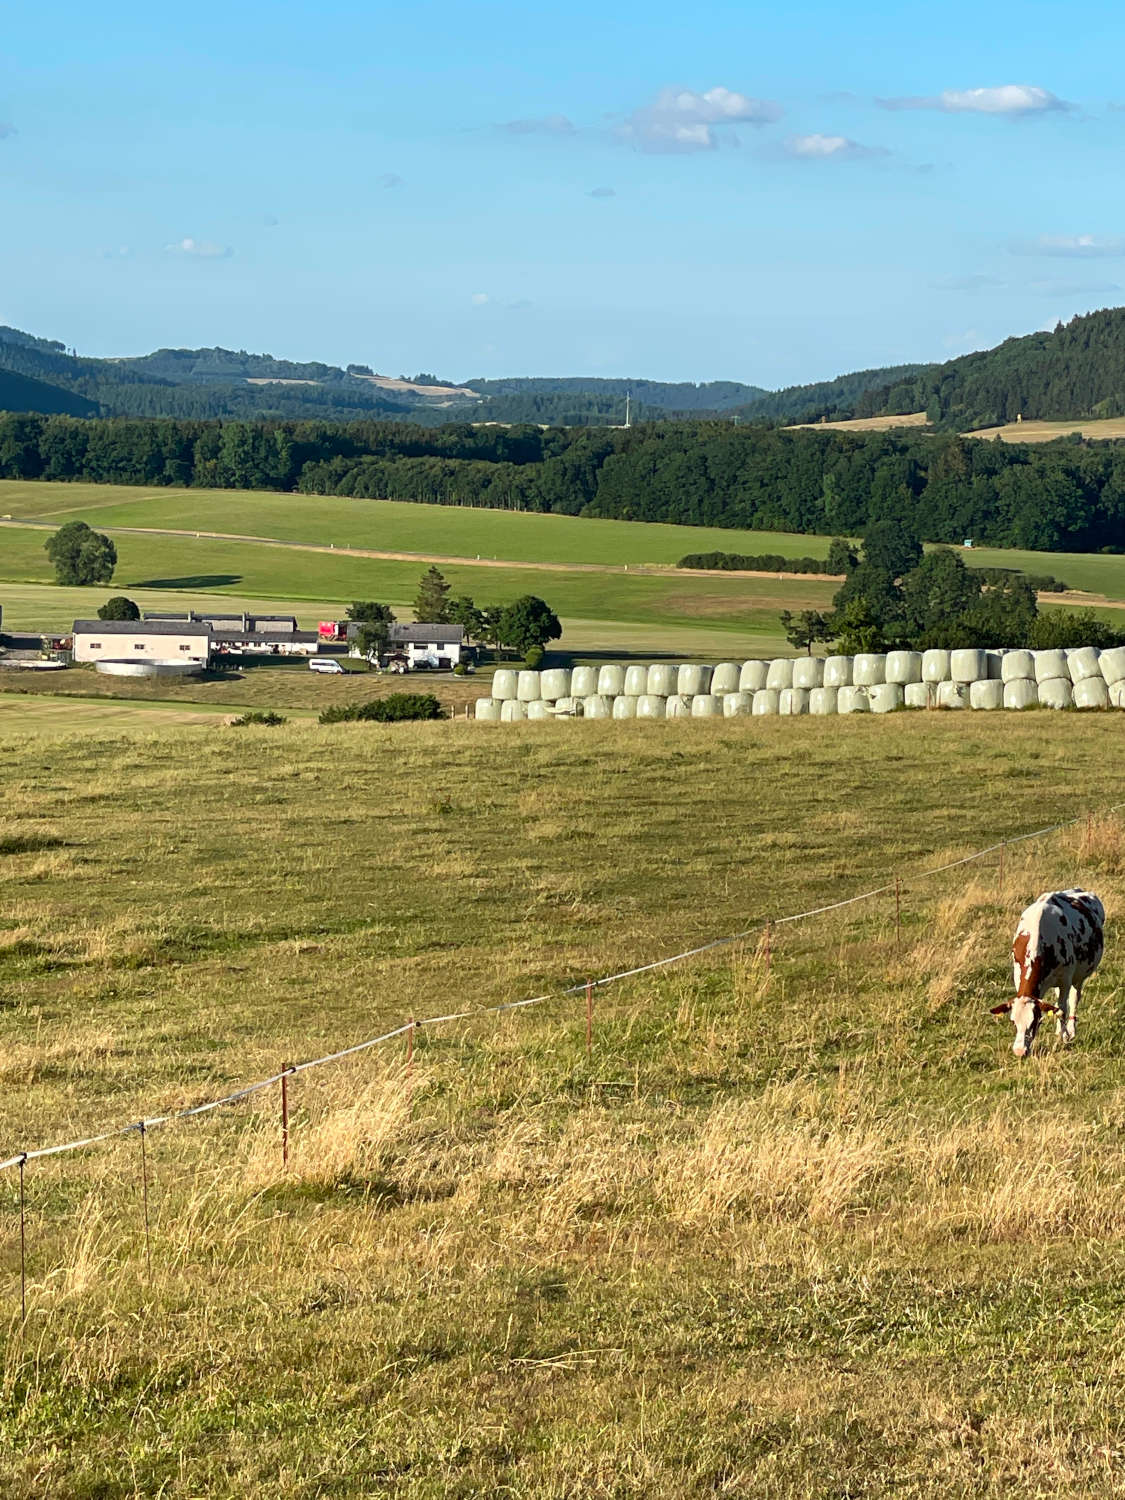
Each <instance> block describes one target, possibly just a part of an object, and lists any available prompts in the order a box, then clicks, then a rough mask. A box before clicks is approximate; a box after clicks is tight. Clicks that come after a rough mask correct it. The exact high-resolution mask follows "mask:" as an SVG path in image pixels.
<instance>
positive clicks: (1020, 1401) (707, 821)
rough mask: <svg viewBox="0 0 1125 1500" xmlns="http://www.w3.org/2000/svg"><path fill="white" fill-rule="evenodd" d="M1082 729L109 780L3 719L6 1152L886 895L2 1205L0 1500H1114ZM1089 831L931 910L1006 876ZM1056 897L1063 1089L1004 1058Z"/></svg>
mask: <svg viewBox="0 0 1125 1500" xmlns="http://www.w3.org/2000/svg"><path fill="white" fill-rule="evenodd" d="M1117 729H1118V726H1117V723H1116V720H1115V719H1113V718H1111V717H1108V716H1084V717H1080V718H1079V717H1075V716H1071V715H1059V716H1056V715H1048V714H1030V715H1006V714H996V715H987V716H982V719H981V720H977V719H974V720H973V721H972V722H971V723H969V724H966V723H965V722H964V721H963V719H961V718H959V716H956V715H926V716H920V715H919V716H909V717H906V716H895V717H893V718H892V719H883V720H866V719H856V720H845V721H836V722H832V723H818V722H817V721H815V720H807V719H805V720H799V721H794V722H791V723H785V724H782V723H780V722H777V721H768V720H755V721H748V720H737V721H734V720H732V721H721V722H718V723H709V722H701V721H697V722H690V723H686V724H684V723H673V724H668V725H663V724H653V725H643V726H637V725H631V724H627V723H626V724H621V723H614V724H597V723H590V724H580V725H568V726H559V725H550V724H546V725H511V726H506V727H505V730H504V731H503V732H502V733H496V732H494V731H491V730H490V729H489V728H487V727H486V726H478V725H473V724H454V725H449V724H444V725H443V724H435V725H410V726H399V727H382V726H376V725H354V726H341V727H338V728H334V729H321V728H317V727H315V726H310V725H301V726H286V727H285V728H283V729H281V730H276V731H268V730H262V731H253V730H243V731H237V730H230V729H225V728H208V727H204V726H190V725H189V726H184V727H176V728H172V729H170V730H169V731H165V732H163V733H161V734H160V735H159V737H157V736H156V735H152V734H146V733H138V732H136V731H133V730H129V729H127V728H122V729H121V730H120V731H119V732H115V733H107V734H105V735H103V736H101V737H99V738H97V739H93V740H92V739H90V738H87V737H84V736H80V735H77V734H69V733H65V732H62V731H60V730H59V729H57V728H52V726H50V725H49V724H46V723H41V724H40V725H39V726H38V727H37V729H36V730H35V732H30V733H29V732H24V731H22V730H21V729H20V728H19V727H17V725H16V724H15V723H14V722H13V721H12V720H11V719H6V718H0V756H2V757H3V763H2V774H3V777H4V786H5V797H4V803H3V808H2V809H0V872H2V878H3V882H4V895H5V902H4V907H3V914H2V917H0V981H2V985H3V1004H2V1006H0V1038H2V1039H3V1049H2V1051H0V1059H2V1060H0V1071H2V1075H3V1082H4V1088H3V1090H2V1091H0V1157H3V1156H6V1155H7V1154H8V1153H9V1152H10V1151H15V1150H19V1149H21V1148H26V1147H29V1146H35V1145H39V1144H45V1143H47V1142H50V1141H52V1140H56V1139H64V1138H70V1137H73V1136H75V1135H79V1134H84V1133H86V1131H87V1130H88V1129H93V1128H98V1127H102V1126H105V1125H112V1124H121V1123H126V1122H128V1121H130V1120H135V1119H138V1118H140V1117H141V1116H142V1115H145V1114H153V1113H163V1112H165V1111H166V1110H168V1109H174V1108H180V1107H184V1106H187V1105H191V1104H194V1103H196V1102H202V1101H204V1100H206V1099H208V1098H212V1097H215V1096H216V1095H218V1094H220V1093H224V1092H226V1091H228V1090H230V1089H233V1088H236V1087H237V1086H239V1085H240V1084H241V1083H244V1082H247V1081H249V1080H251V1079H253V1078H255V1077H260V1076H264V1075H266V1074H269V1073H272V1072H274V1071H275V1070H276V1069H277V1068H278V1067H279V1066H281V1065H283V1064H285V1063H286V1062H289V1061H293V1060H295V1059H300V1058H304V1057H309V1056H316V1055H319V1054H321V1053H323V1052H326V1051H329V1050H331V1049H332V1048H334V1047H336V1046H340V1045H344V1044H347V1043H349V1042H354V1041H358V1040H360V1039H362V1038H364V1037H367V1036H371V1035H374V1034H377V1033H378V1032H380V1031H381V1030H383V1029H385V1028H386V1027H388V1026H389V1025H394V1024H396V1023H398V1022H399V1021H401V1020H402V1019H404V1018H405V1017H406V1016H407V1015H411V1014H413V1015H415V1016H425V1015H431V1014H441V1013H444V1012H446V1011H450V1010H455V1011H461V1010H465V1009H472V1008H476V1007H480V1006H487V1005H494V1004H496V1003H499V1002H502V1001H508V1000H513V999H516V998H521V997H523V996H526V995H531V994H542V993H545V992H554V991H555V990H557V989H558V988H559V987H561V986H563V985H565V984H568V983H572V982H575V981H579V980H581V979H583V978H584V977H586V976H587V975H589V974H602V973H608V972H615V971H616V970H618V969H621V968H625V967H628V966H630V965H632V964H633V963H636V962H644V961H645V960H647V959H651V958H655V957H658V956H661V955H663V954H667V953H673V952H677V951H680V950H681V949H683V948H684V947H687V946H690V945H692V944H694V943H696V942H700V941H703V940H705V939H707V938H709V937H713V936H718V935H720V934H722V933H727V932H732V931H737V930H739V929H742V928H746V927H753V926H756V925H757V924H758V923H759V922H760V921H761V920H762V919H763V918H765V917H766V916H769V915H773V916H775V917H776V916H781V915H783V914H785V913H787V912H790V911H795V910H801V909H805V908H807V907H811V906H815V905H820V904H822V903H824V902H829V901H833V900H838V899H840V898H842V897H844V896H847V895H850V894H852V893H854V892H857V891H859V890H863V889H867V888H870V887H871V886H875V885H881V884H883V883H884V881H885V880H886V879H887V877H888V876H890V877H891V878H892V879H893V876H894V875H895V874H896V873H897V874H900V875H901V876H902V877H903V878H904V887H903V906H902V930H901V934H899V935H898V936H897V938H896V930H895V915H894V902H893V896H890V897H887V896H884V897H883V898H882V899H880V900H877V901H873V902H870V903H864V904H862V905H859V906H856V907H853V908H847V909H845V910H844V911H843V912H839V913H835V914H832V915H828V916H825V917H822V918H819V919H816V920H815V921H812V922H808V923H805V924H801V925H795V926H791V927H779V928H775V930H774V937H773V943H772V948H771V955H770V964H769V967H768V969H767V967H766V964H765V959H764V954H763V952H762V950H761V948H760V946H759V945H758V944H757V942H756V940H753V939H752V940H748V941H747V942H745V943H743V944H741V945H736V946H734V947H733V948H729V949H722V950H718V951H716V952H714V953H712V954H710V955H707V956H704V957H703V958H701V959H698V960H695V961H693V962H692V963H690V964H687V965H684V966H682V967H678V968H673V969H670V970H667V971H657V972H656V973H653V974H648V975H642V976H638V977H636V978H634V979H631V980H628V981H625V982H623V983H621V984H620V985H617V986H615V987H613V988H611V989H607V990H604V991H598V992H597V994H596V998H595V1018H594V1028H593V1046H592V1052H591V1055H590V1057H589V1058H587V1056H586V1052H585V1045H584V1022H583V1010H582V1004H583V1002H582V1000H581V997H572V998H571V999H569V1000H558V999H556V1000H552V1001H550V1002H548V1003H546V1004H544V1005H542V1006H540V1007H539V1008H538V1009H531V1010H523V1011H515V1012H511V1013H508V1014H507V1015H505V1016H503V1017H500V1018H497V1017H482V1018H480V1019H470V1020H462V1021H458V1022H454V1023H452V1024H450V1025H449V1026H445V1027H437V1028H433V1029H432V1030H431V1029H427V1030H423V1031H421V1032H420V1033H419V1037H418V1045H417V1048H416V1052H415V1057H414V1065H413V1071H412V1074H411V1076H410V1078H409V1080H408V1079H407V1078H406V1076H405V1074H404V1068H403V1051H402V1046H401V1040H399V1041H396V1042H394V1043H393V1044H390V1045H388V1046H387V1047H386V1048H384V1049H376V1050H374V1051H372V1052H369V1053H365V1054H360V1055H359V1056H357V1057H355V1058H352V1059H350V1060H346V1061H344V1062H341V1063H338V1064H336V1065H334V1066H332V1067H331V1068H325V1069H323V1070H318V1071H313V1072H310V1073H307V1074H304V1075H302V1076H301V1078H300V1079H299V1080H295V1081H294V1083H293V1085H292V1088H291V1095H290V1097H291V1103H292V1110H293V1113H292V1130H291V1142H290V1144H291V1160H290V1164H289V1168H288V1170H286V1171H283V1169H282V1165H281V1159H280V1149H279V1141H278V1119H277V1107H278V1105H277V1098H276V1091H275V1090H273V1089H271V1090H269V1091H267V1092H266V1093H264V1094H262V1095H257V1096H255V1097H254V1098H252V1099H250V1100H247V1101H244V1102H243V1103H242V1104H241V1105H238V1106H236V1107H234V1108H232V1109H231V1110H229V1111H227V1112H223V1113H218V1114H214V1115H210V1116H204V1117H201V1118H200V1119H199V1120H197V1121H195V1122H193V1123H186V1124H183V1125H181V1126H179V1127H176V1128H174V1129H172V1128H169V1129H165V1130H157V1129H153V1130H150V1132H149V1133H148V1136H147V1152H148V1155H147V1163H148V1170H149V1174H150V1180H149V1199H150V1213H151V1225H152V1235H151V1252H152V1264H151V1275H150V1274H149V1273H148V1271H147V1270H146V1260H145V1250H144V1238H143V1229H142V1225H143V1208H142V1195H141V1180H140V1169H139V1139H138V1137H137V1136H136V1135H135V1134H133V1135H131V1136H126V1137H123V1138H120V1139H119V1140H117V1141H116V1142H113V1143H110V1144H109V1145H108V1146H104V1147H99V1148H96V1149H92V1150H90V1151H88V1152H84V1153H76V1154H74V1155H71V1156H64V1157H56V1158H49V1159H46V1160H43V1161H39V1162H35V1163H29V1165H28V1169H27V1189H28V1220H27V1243H28V1257H29V1272H30V1285H29V1306H28V1319H27V1324H26V1326H24V1327H21V1325H20V1320H19V1285H18V1263H19V1262H18V1244H19V1222H18V1215H17V1213H16V1197H15V1190H16V1178H15V1176H14V1175H13V1173H12V1172H10V1171H9V1172H8V1173H6V1174H3V1175H2V1176H0V1299H2V1302H0V1306H2V1315H3V1318H4V1320H5V1321H4V1325H3V1336H4V1341H5V1348H4V1353H3V1364H2V1367H0V1368H2V1370H3V1376H2V1381H0V1435H2V1441H0V1490H2V1491H3V1493H4V1494H5V1496H6V1497H7V1496H11V1497H13V1500H25V1497H32V1496H35V1497H37V1500H38V1497H40V1496H43V1495H50V1494H58V1495H66V1496H90V1497H92V1496H98V1497H100V1500H116V1497H118V1496H120V1497H125V1496H139V1495H146V1496H147V1495H154V1494H161V1495H163V1496H166V1497H176V1500H179V1497H184V1500H186V1497H189V1496H196V1495H200V1494H206V1495H208V1496H209V1497H222V1496H231V1497H234V1496H238V1497H240V1500H242V1497H252V1500H256V1497H266V1496H269V1497H283V1500H292V1497H301V1500H305V1497H308V1500H312V1497H314V1496H322V1495H333V1496H356V1497H359V1496H369V1495H373V1494H393V1495H396V1496H403V1497H410V1500H414V1497H417V1500H422V1497H432V1496H438V1495H441V1496H447V1495H448V1496H466V1497H467V1496H470V1495H482V1494H489V1495H492V1494H511V1495H520V1496H529V1497H531V1496H534V1497H540V1496H541V1497H560V1500H561V1497H563V1496H572V1495H579V1494H581V1495H604V1496H614V1497H628V1496H636V1497H642V1496H643V1497H646V1500H649V1497H668V1500H672V1497H675V1500H680V1497H683V1496H691V1495H699V1496H703V1495H710V1494H716V1493H730V1494H754V1495H755V1496H765V1497H778V1500H780V1497H783V1496H784V1497H793V1496H813V1495H817V1496H819V1495H825V1494H838V1495H845V1494H851V1495H858V1494H871V1495H875V1494H884V1493H890V1492H893V1493H894V1494H896V1495H902V1496H927V1497H928V1496H941V1497H943V1500H945V1497H950V1496H969V1495H972V1496H981V1495H985V1496H996V1497H999V1496H1004V1497H1011V1496H1016V1497H1024V1496H1026V1497H1032V1496H1041V1495H1043V1494H1046V1493H1051V1494H1053V1495H1058V1494H1061V1495H1069V1496H1080V1495H1081V1496H1090V1495H1101V1494H1105V1495H1110V1494H1116V1493H1120V1491H1121V1488H1122V1485H1123V1483H1125V1417H1123V1416H1122V1413H1121V1409H1120V1403H1119V1401H1118V1399H1117V1389H1118V1384H1119V1379H1120V1375H1121V1373H1122V1367H1123V1365H1125V1339H1123V1336H1122V1323H1121V1291H1120V1288H1121V1284H1122V1275H1123V1273H1125V1249H1123V1238H1122V1235H1123V1231H1125V1209H1123V1207H1122V1203H1123V1196H1122V1186H1123V1177H1125V1145H1123V1139H1125V1138H1123V1136H1122V1123H1123V1120H1125V1090H1123V1089H1122V1085H1121V1079H1120V1065H1119V1058H1120V1052H1121V1047H1122V1044H1123V1042H1125V1017H1123V1014H1122V1009H1121V1005H1122V997H1121V986H1122V976H1123V973H1125V966H1123V963H1122V959H1121V956H1120V951H1119V945H1118V938H1117V926H1116V921H1115V919H1119V916H1120V912H1121V910H1122V903H1123V900H1125V824H1123V823H1122V821H1121V820H1120V818H1113V817H1109V816H1103V815H1101V814H1099V813H1098V812H1097V810H1098V809H1101V808H1105V807H1106V806H1108V805H1109V804H1110V803H1111V802H1115V801H1118V800H1120V799H1121V798H1122V797H1123V796H1125V792H1123V790H1122V785H1123V783H1122V777H1121V774H1120V765H1119V761H1120V757H1119V756H1118V754H1117V748H1118V746H1117V742H1118V739H1119V735H1118V733H1117ZM1087 809H1093V810H1095V816H1094V817H1093V818H1092V820H1091V821H1090V822H1088V823H1087V822H1085V821H1081V822H1080V823H1079V825H1078V826H1077V827H1076V828H1073V829H1070V830H1067V831H1064V832H1062V833H1060V834H1056V835H1053V836H1051V837H1050V838H1046V839H1043V840H1041V841H1036V842H1031V843H1025V844H1021V845H1016V846H1014V847H1013V848H1012V849H1010V850H1009V851H1007V857H1006V863H1005V866H1004V870H1003V872H1002V873H1001V871H1000V869H999V868H998V866H997V863H996V860H995V856H992V857H990V858H989V859H988V860H986V861H982V862H980V863H979V864H975V865H971V866H968V867H967V868H963V869H961V870H957V871H953V872H950V873H949V874H948V875H946V876H941V877H936V878H934V879H931V880H921V879H919V878H917V875H916V872H918V871H919V870H921V869H924V868H927V867H930V866H932V865H935V864H938V863H941V862H942V861H943V860H944V859H947V858H952V857H956V856H958V855H961V854H964V853H967V852H969V851H970V850H973V849H977V848H981V847H983V846H985V845H988V844H990V843H991V842H993V841H994V840H995V839H996V838H997V837H1000V836H1002V835H1004V834H1005V833H1012V832H1020V831H1024V830H1026V829H1029V828H1033V827H1040V826H1042V825H1044V824H1046V823H1049V822H1053V821H1055V820H1056V819H1059V818H1063V817H1067V816H1074V815H1076V814H1084V813H1085V812H1086V810H1087ZM1074 883H1081V884H1088V885H1090V886H1092V887H1093V888H1094V889H1096V890H1097V891H1099V893H1100V894H1102V896H1103V898H1104V899H1105V900H1106V903H1107V907H1108V909H1109V912H1110V929H1109V931H1110V939H1109V942H1110V946H1109V953H1108V956H1107V959H1106V962H1105V965H1104V966H1103V971H1102V973H1101V975H1100V976H1099V978H1098V979H1097V980H1096V981H1095V982H1093V983H1092V984H1091V985H1090V987H1089V990H1088V993H1087V999H1086V1003H1085V1006H1084V1012H1083V1014H1082V1015H1081V1017H1080V1020H1079V1034H1080V1041H1079V1043H1078V1045H1077V1047H1076V1048H1075V1049H1073V1050H1072V1051H1069V1052H1067V1053H1065V1054H1063V1053H1058V1052H1056V1051H1055V1050H1054V1048H1053V1047H1052V1046H1050V1045H1049V1046H1048V1047H1047V1048H1046V1049H1044V1051H1043V1054H1042V1055H1041V1056H1039V1057H1037V1058H1033V1059H1032V1060H1031V1061H1030V1062H1028V1063H1026V1064H1022V1065H1021V1064H1019V1063H1017V1062H1016V1060H1015V1059H1014V1058H1013V1057H1012V1056H1011V1053H1010V1050H1009V1047H1010V1041H1011V1035H1010V1032H1011V1028H1010V1026H1009V1025H1008V1024H1007V1023H1006V1022H999V1021H994V1020H993V1019H992V1018H990V1017H989V1016H988V1015H987V1014H986V1012H987V1008H988V1006H989V1005H990V1004H992V1003H995V1001H996V1000H997V999H999V998H1003V997H1004V996H1005V995H1006V994H1007V993H1008V992H1009V991H1008V985H1009V979H1010V975H1009V970H1008V964H1007V944H1008V942H1009V940H1010V936H1011V932H1012V929H1013V927H1014V922H1015V917H1016V915H1017V914H1018V912H1019V910H1020V909H1021V907H1022V906H1023V905H1024V904H1025V903H1026V901H1027V900H1028V899H1029V898H1030V897H1032V896H1034V895H1035V894H1037V892H1038V891H1039V890H1041V889H1044V888H1049V887H1053V886H1058V885H1069V884H1074Z"/></svg>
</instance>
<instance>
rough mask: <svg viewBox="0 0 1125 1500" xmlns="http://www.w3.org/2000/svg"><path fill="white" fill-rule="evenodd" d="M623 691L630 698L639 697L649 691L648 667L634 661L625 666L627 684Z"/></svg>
mask: <svg viewBox="0 0 1125 1500" xmlns="http://www.w3.org/2000/svg"><path fill="white" fill-rule="evenodd" d="M622 691H623V692H624V693H625V694H626V695H627V696H628V697H630V698H639V697H640V696H641V694H642V693H647V692H648V668H647V667H643V666H641V665H640V663H639V662H634V663H633V665H632V666H631V667H626V668H625V686H624V688H623V689H622Z"/></svg>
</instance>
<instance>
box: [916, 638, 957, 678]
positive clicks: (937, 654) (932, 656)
mask: <svg viewBox="0 0 1125 1500" xmlns="http://www.w3.org/2000/svg"><path fill="white" fill-rule="evenodd" d="M950 680H951V679H950V673H949V652H948V651H941V650H938V648H937V647H935V646H931V647H930V649H929V650H928V651H923V652H922V681H923V682H949V681H950Z"/></svg>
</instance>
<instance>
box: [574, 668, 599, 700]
mask: <svg viewBox="0 0 1125 1500" xmlns="http://www.w3.org/2000/svg"><path fill="white" fill-rule="evenodd" d="M597 690H598V669H597V667H575V669H574V671H573V672H571V674H570V696H571V697H572V698H589V697H590V695H591V694H592V693H596V692H597Z"/></svg>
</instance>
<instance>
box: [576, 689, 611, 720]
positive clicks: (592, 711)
mask: <svg viewBox="0 0 1125 1500" xmlns="http://www.w3.org/2000/svg"><path fill="white" fill-rule="evenodd" d="M610 713H611V709H610V706H609V699H608V698H607V697H605V696H604V694H602V693H588V694H587V695H586V697H585V698H583V700H582V717H583V718H584V719H608V718H609V716H610Z"/></svg>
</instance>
